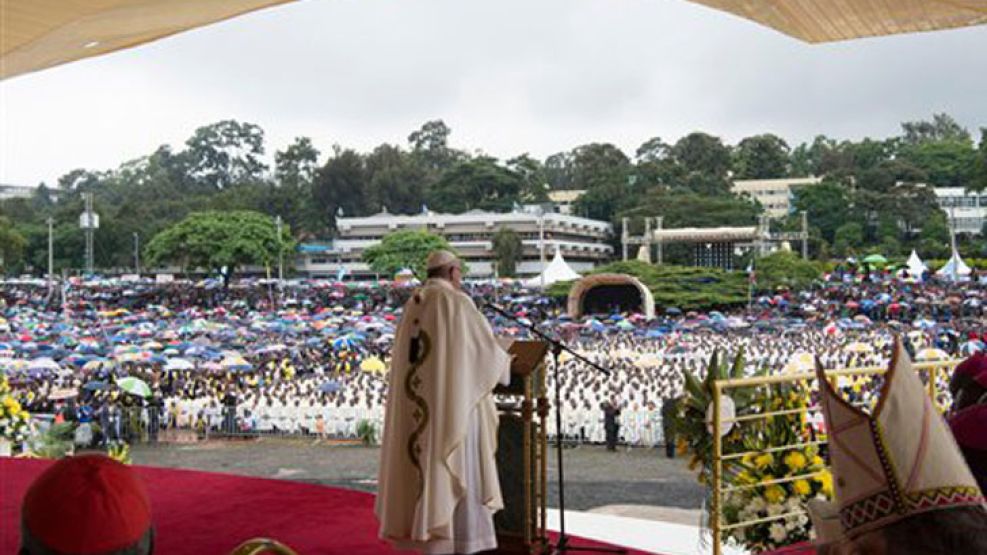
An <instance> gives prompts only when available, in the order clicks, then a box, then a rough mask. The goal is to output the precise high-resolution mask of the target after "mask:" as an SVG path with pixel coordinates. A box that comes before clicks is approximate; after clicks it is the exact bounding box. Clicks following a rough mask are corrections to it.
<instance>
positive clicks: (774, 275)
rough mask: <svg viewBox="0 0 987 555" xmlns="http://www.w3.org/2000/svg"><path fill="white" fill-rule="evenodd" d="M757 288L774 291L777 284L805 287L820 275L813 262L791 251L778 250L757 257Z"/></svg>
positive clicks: (817, 267)
mask: <svg viewBox="0 0 987 555" xmlns="http://www.w3.org/2000/svg"><path fill="white" fill-rule="evenodd" d="M755 268H756V270H757V289H758V290H762V291H774V290H775V289H777V288H778V287H779V286H783V287H787V288H789V289H793V290H797V289H805V288H808V287H809V286H811V285H812V283H813V282H814V281H816V280H818V279H819V277H820V276H821V275H822V272H821V271H820V267H819V265H818V264H816V263H815V262H811V261H809V260H802V258H801V257H800V256H798V255H796V254H795V253H793V252H791V251H778V252H774V253H772V254H769V255H767V256H763V257H761V258H758V259H757V262H755Z"/></svg>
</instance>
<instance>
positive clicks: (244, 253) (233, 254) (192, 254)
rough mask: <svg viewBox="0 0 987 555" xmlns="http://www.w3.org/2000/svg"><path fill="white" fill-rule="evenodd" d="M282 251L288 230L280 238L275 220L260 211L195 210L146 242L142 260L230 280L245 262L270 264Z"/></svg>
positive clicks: (287, 241) (287, 244) (288, 248)
mask: <svg viewBox="0 0 987 555" xmlns="http://www.w3.org/2000/svg"><path fill="white" fill-rule="evenodd" d="M279 249H281V252H292V249H293V242H292V239H291V233H290V230H289V229H287V228H285V229H283V230H282V236H281V237H280V238H279V237H278V234H277V227H276V225H275V223H274V221H273V220H272V219H271V218H269V217H267V216H265V215H264V214H261V213H259V212H251V211H231V212H218V211H208V212H194V213H192V214H190V215H189V216H188V217H186V218H185V219H184V220H182V221H181V222H179V223H177V224H175V225H173V226H171V227H169V228H168V229H166V230H164V231H162V232H161V233H158V234H157V235H155V236H154V238H153V239H151V241H150V242H149V243H148V244H147V247H146V248H145V251H144V257H145V260H147V261H148V263H149V264H151V265H158V264H164V263H172V264H177V265H179V266H180V267H182V268H184V269H193V268H201V269H204V270H209V271H216V272H219V271H221V269H222V268H224V267H225V268H226V273H225V274H223V279H224V280H225V281H227V282H228V281H229V279H230V277H232V275H233V274H234V272H235V271H236V269H237V268H239V267H241V266H244V265H247V264H259V265H263V266H270V264H271V263H272V262H273V261H275V260H277V256H278V252H279Z"/></svg>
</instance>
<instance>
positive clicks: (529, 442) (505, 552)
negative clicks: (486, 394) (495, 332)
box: [491, 338, 549, 555]
mask: <svg viewBox="0 0 987 555" xmlns="http://www.w3.org/2000/svg"><path fill="white" fill-rule="evenodd" d="M501 344H502V345H504V347H505V348H506V349H507V350H508V351H509V352H510V353H511V354H512V355H514V362H513V364H512V365H511V382H510V384H509V385H506V386H504V385H499V386H497V388H496V389H494V395H495V396H496V399H497V409H498V412H499V415H500V426H499V428H498V431H497V474H498V476H499V478H500V488H501V492H502V494H503V497H504V509H503V510H502V511H500V512H498V513H497V514H496V515H495V516H494V525H495V527H496V530H497V546H498V547H497V550H496V551H492V552H491V553H497V554H502V555H522V554H523V555H532V554H536V553H546V552H547V551H548V548H549V543H548V533H547V531H546V528H545V526H546V499H547V495H548V491H547V484H546V479H547V477H546V475H547V459H546V455H547V449H548V447H547V446H548V442H547V428H546V425H547V419H548V398H547V396H546V390H545V355H546V354H548V348H549V346H548V343H546V342H544V341H514V340H512V339H509V338H501Z"/></svg>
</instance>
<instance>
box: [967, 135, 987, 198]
mask: <svg viewBox="0 0 987 555" xmlns="http://www.w3.org/2000/svg"><path fill="white" fill-rule="evenodd" d="M971 174H972V175H971V179H970V188H971V189H973V190H974V191H983V190H984V189H987V127H981V128H980V144H979V145H978V147H977V156H976V160H975V161H974V166H973V171H972V172H971Z"/></svg>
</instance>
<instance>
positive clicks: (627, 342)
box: [0, 273, 987, 446]
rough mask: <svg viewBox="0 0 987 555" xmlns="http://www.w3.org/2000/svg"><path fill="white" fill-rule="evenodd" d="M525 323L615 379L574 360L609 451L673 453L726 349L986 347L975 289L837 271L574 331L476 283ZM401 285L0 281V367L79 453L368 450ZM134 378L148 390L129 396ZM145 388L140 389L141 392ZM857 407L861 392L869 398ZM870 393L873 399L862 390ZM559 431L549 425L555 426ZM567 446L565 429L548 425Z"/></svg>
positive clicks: (923, 353) (754, 363)
mask: <svg viewBox="0 0 987 555" xmlns="http://www.w3.org/2000/svg"><path fill="white" fill-rule="evenodd" d="M467 287H468V290H469V292H470V293H471V295H472V296H474V298H476V299H477V300H478V301H485V302H491V301H493V302H497V303H499V304H501V305H502V306H504V307H505V308H506V309H507V311H508V312H509V313H512V314H514V315H515V317H516V318H517V319H518V320H519V321H515V320H514V319H509V318H506V317H504V316H502V315H500V314H497V313H494V312H489V313H488V316H489V318H490V321H491V323H492V325H493V327H494V329H495V331H496V332H497V333H498V334H500V335H507V336H514V337H528V336H529V332H528V331H527V330H526V329H525V324H534V325H537V326H540V327H542V328H543V329H545V330H548V331H549V332H551V333H554V334H556V335H557V336H559V337H560V338H561V339H563V340H565V341H566V342H568V343H569V344H570V345H571V346H573V347H574V348H575V349H576V350H577V352H578V353H580V354H582V355H584V356H586V357H588V358H589V359H590V360H593V361H595V362H597V363H598V364H599V365H600V366H602V367H604V368H606V369H608V370H609V371H610V373H609V374H608V375H607V374H604V373H602V372H600V371H599V370H597V369H595V368H592V367H590V366H588V365H585V364H583V363H582V362H581V361H579V360H578V359H577V358H574V357H570V356H568V355H567V354H563V355H562V357H560V362H561V367H560V368H559V371H558V373H557V374H556V373H555V372H552V371H550V372H548V374H547V379H548V386H549V388H553V387H554V386H555V376H556V375H557V376H558V377H559V380H560V383H559V385H560V387H561V391H562V399H563V409H564V412H563V416H564V418H563V430H562V432H563V434H564V436H565V437H566V438H567V439H569V440H572V441H578V442H593V443H603V442H605V441H607V439H608V432H610V433H609V435H610V436H611V437H612V436H614V435H616V439H617V440H619V441H621V442H623V443H625V444H627V445H639V446H655V445H659V444H661V443H663V441H664V439H663V438H664V431H663V426H662V422H663V418H662V408H663V406H665V405H666V404H667V403H669V401H671V400H672V399H674V398H676V397H679V396H680V395H681V394H682V387H683V372H692V373H694V374H696V375H700V376H701V375H702V374H703V372H704V370H705V366H706V364H707V361H708V360H709V358H710V356H712V354H713V353H714V352H719V353H721V354H724V355H726V356H729V357H733V356H734V355H735V354H736V353H738V352H740V351H742V352H743V354H744V361H745V366H746V367H747V369H748V371H749V372H754V371H764V372H788V371H809V370H811V368H812V364H813V359H814V357H816V356H818V357H819V360H820V362H821V363H822V364H823V365H824V366H825V367H827V368H838V367H849V366H873V365H881V364H884V363H885V362H886V361H887V359H888V357H889V356H890V349H891V343H892V341H891V338H892V337H893V334H901V335H903V336H905V337H907V338H908V339H909V342H908V344H909V347H910V348H911V349H912V351H913V356H914V357H916V358H919V359H924V360H931V359H935V358H947V357H948V358H954V357H960V356H963V355H966V354H969V353H970V352H973V351H976V350H980V349H982V348H983V347H984V343H983V340H984V339H985V337H983V336H982V332H981V316H982V311H981V307H982V301H983V299H984V296H985V295H987V287H985V286H984V285H983V284H981V283H980V282H979V281H970V282H966V283H952V282H946V281H938V280H936V279H931V280H928V281H926V282H923V283H916V282H903V281H900V280H896V279H893V278H889V277H882V276H881V274H875V275H870V276H860V275H854V274H845V273H835V274H833V275H831V276H827V279H826V280H825V281H822V282H821V283H819V284H818V285H817V286H816V287H814V288H813V289H812V290H809V291H803V292H797V293H794V292H787V291H779V292H775V293H774V294H771V295H766V296H761V297H755V298H754V299H752V301H753V302H752V303H751V305H749V306H744V307H735V308H733V309H728V308H723V309H722V310H720V311H716V310H714V311H708V312H692V311H687V312H683V311H682V310H679V309H678V308H676V307H660V309H659V316H658V317H657V318H655V319H650V320H649V319H646V318H644V316H643V315H641V314H639V313H637V312H636V311H634V310H632V309H630V308H629V307H614V309H613V311H612V312H611V313H609V314H601V315H591V316H587V317H584V318H580V319H572V318H570V317H569V316H567V315H566V314H565V313H564V310H563V305H562V302H561V300H558V299H552V298H549V297H546V296H543V295H541V294H540V293H539V292H537V291H531V290H525V289H523V288H522V287H521V286H520V285H518V284H516V283H509V282H501V283H496V284H495V283H491V282H483V283H472V284H468V285H467ZM412 290H413V286H409V285H408V284H393V283H372V284H369V283H363V284H359V283H331V282H321V281H320V282H316V281H293V282H289V283H288V284H287V285H284V286H281V287H279V286H278V284H276V283H274V282H260V281H244V282H239V283H235V284H233V285H232V286H231V287H229V288H225V287H223V285H222V284H221V283H219V282H212V281H204V282H198V283H192V282H174V283H168V284H154V283H150V282H137V283H127V282H118V281H90V282H82V281H73V282H69V283H66V284H64V285H63V286H62V287H60V288H56V289H54V290H53V289H50V288H49V287H47V285H46V284H45V283H43V282H4V283H2V284H0V371H2V372H3V373H5V374H6V375H7V376H8V378H9V380H10V382H11V384H12V386H13V387H14V391H15V392H16V394H17V395H18V397H19V398H20V399H21V400H22V402H23V404H24V406H25V407H26V408H27V409H28V410H29V411H31V412H33V413H41V414H52V415H55V417H56V418H57V419H71V420H77V421H79V422H80V423H82V424H92V425H90V426H80V429H82V430H85V432H84V433H83V434H82V437H80V438H78V439H79V440H80V441H81V442H97V443H98V442H113V441H138V440H147V441H157V440H158V439H159V438H160V437H161V436H162V435H170V436H172V437H186V436H188V435H191V434H194V435H200V436H201V435H210V434H227V435H230V434H305V435H309V436H315V437H321V438H354V439H355V438H358V437H360V436H361V435H362V434H363V433H364V432H363V431H362V430H366V429H375V430H377V431H378V433H379V431H380V430H381V428H382V424H383V417H384V415H383V406H384V401H385V399H386V395H387V379H386V371H387V367H388V364H389V361H388V355H389V352H390V348H391V344H392V341H393V339H394V329H395V324H396V323H397V320H398V319H399V318H400V316H401V314H400V310H401V309H400V307H401V306H402V304H403V302H404V301H405V300H406V299H407V298H408V296H409V295H410V292H411V291H412ZM123 377H133V378H137V380H138V381H139V382H140V383H142V384H145V385H146V391H143V390H137V391H128V390H127V389H126V388H122V387H120V386H119V384H121V383H123V382H121V378H123ZM130 383H132V381H131V382H130ZM857 393H861V392H860V391H859V390H858V391H857ZM864 394H866V391H864ZM551 421H552V422H554V415H552V420H551ZM550 431H551V432H552V433H554V426H550Z"/></svg>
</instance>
